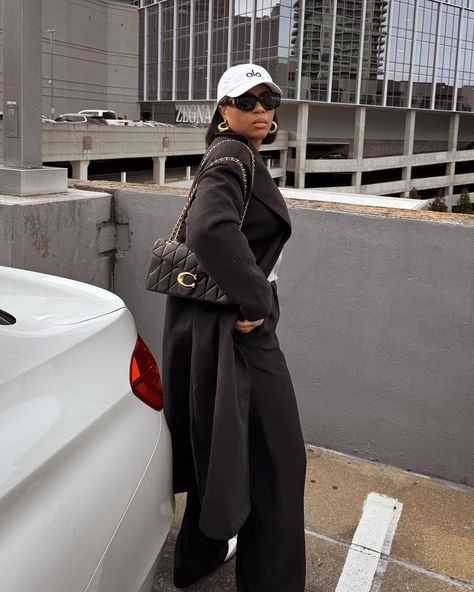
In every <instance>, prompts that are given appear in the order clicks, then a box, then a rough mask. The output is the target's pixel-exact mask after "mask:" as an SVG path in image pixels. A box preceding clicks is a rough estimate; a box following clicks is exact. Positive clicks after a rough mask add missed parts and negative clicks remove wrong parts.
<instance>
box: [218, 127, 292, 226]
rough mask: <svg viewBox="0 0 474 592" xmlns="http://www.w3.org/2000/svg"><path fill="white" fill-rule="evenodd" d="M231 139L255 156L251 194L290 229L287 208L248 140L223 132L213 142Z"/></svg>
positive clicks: (256, 151) (262, 162) (263, 163)
mask: <svg viewBox="0 0 474 592" xmlns="http://www.w3.org/2000/svg"><path fill="white" fill-rule="evenodd" d="M224 136H225V137H228V138H233V139H234V140H238V141H239V142H243V143H244V144H246V145H247V146H248V147H249V148H250V149H251V150H252V152H253V154H254V156H255V181H254V185H253V192H252V194H253V195H254V196H255V197H256V198H257V199H259V200H260V201H261V202H262V203H263V204H265V205H266V206H267V207H268V208H270V209H271V210H272V211H273V212H275V214H277V215H278V216H279V217H280V218H281V219H282V220H283V222H285V223H286V224H287V226H289V228H290V229H291V222H290V216H289V214H288V208H287V207H286V203H285V200H284V199H283V196H282V194H281V193H280V191H279V189H278V187H277V185H276V183H275V181H274V180H273V179H272V177H271V175H270V173H269V172H268V169H267V167H266V165H265V162H264V161H263V159H262V157H261V155H260V153H259V152H258V150H256V149H255V148H254V146H253V145H252V144H251V142H249V140H248V138H246V137H245V136H242V135H240V134H236V133H233V132H224V133H222V134H219V136H216V137H215V138H214V140H213V141H214V142H215V141H216V139H217V138H222V137H224Z"/></svg>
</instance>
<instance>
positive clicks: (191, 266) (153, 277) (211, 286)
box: [145, 139, 255, 305]
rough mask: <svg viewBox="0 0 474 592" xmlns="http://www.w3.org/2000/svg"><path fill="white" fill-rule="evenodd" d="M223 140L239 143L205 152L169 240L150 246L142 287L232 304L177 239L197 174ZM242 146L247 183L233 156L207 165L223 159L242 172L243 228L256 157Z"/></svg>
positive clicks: (191, 253) (243, 171) (242, 167)
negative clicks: (247, 164)
mask: <svg viewBox="0 0 474 592" xmlns="http://www.w3.org/2000/svg"><path fill="white" fill-rule="evenodd" d="M224 142H238V140H231V139H222V141H220V142H218V143H216V144H214V146H212V148H211V149H210V150H208V151H207V152H206V154H205V155H204V157H203V159H202V161H201V164H200V167H199V169H198V171H197V173H196V176H195V178H194V183H193V185H192V187H191V191H190V192H189V197H188V199H187V201H186V204H185V206H184V208H183V210H182V212H181V214H180V216H179V218H178V221H177V222H176V225H175V227H174V229H173V231H172V233H171V236H170V237H169V238H168V239H164V238H159V239H158V240H157V241H156V242H155V245H154V247H153V254H152V260H151V264H150V269H149V271H148V277H147V279H146V283H145V287H146V289H147V290H151V291H152V292H159V293H161V294H169V295H170V296H180V297H182V298H193V299H194V300H202V301H204V302H212V303H214V304H223V305H228V304H232V303H231V301H230V300H229V298H228V297H227V296H226V295H225V294H224V293H223V292H222V290H221V289H220V288H219V286H218V285H217V284H216V282H215V281H214V280H213V279H212V278H211V277H210V276H209V275H208V274H207V273H206V272H204V271H203V270H202V269H200V268H199V263H198V261H197V259H196V255H195V254H194V252H193V251H192V250H191V249H189V248H188V247H187V246H186V245H185V244H184V243H183V242H180V240H179V235H180V232H181V228H182V226H183V223H184V221H185V219H186V215H187V213H188V210H189V208H190V206H191V203H192V201H193V199H194V196H195V193H196V188H197V183H198V179H199V176H200V175H201V173H202V171H203V170H204V169H205V167H206V163H207V162H208V160H209V157H210V155H211V153H212V152H213V150H214V149H215V148H217V147H218V146H220V145H221V144H223V143H224ZM239 143H240V144H242V146H245V147H246V148H247V150H248V151H249V152H250V156H251V163H252V166H251V179H250V183H248V180H247V173H246V170H245V167H244V165H243V164H242V161H240V160H239V159H238V158H235V157H233V156H224V157H222V158H218V159H216V160H214V161H213V162H212V163H211V164H210V165H209V166H210V167H211V166H215V165H216V164H219V163H222V162H229V161H230V162H234V163H237V164H238V165H239V167H240V170H241V172H242V177H243V181H244V188H245V199H244V207H243V211H242V216H241V218H240V224H239V228H241V227H242V224H243V221H244V218H245V213H246V212H247V207H248V204H249V201H250V196H251V195H252V189H253V181H254V175H255V160H254V155H253V153H252V151H251V150H250V148H249V147H248V146H247V145H246V144H244V143H243V142H239Z"/></svg>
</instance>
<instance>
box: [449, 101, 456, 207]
mask: <svg viewBox="0 0 474 592" xmlns="http://www.w3.org/2000/svg"><path fill="white" fill-rule="evenodd" d="M458 136H459V113H451V115H450V117H449V136H448V152H452V153H454V154H456V150H457V148H458ZM455 172H456V161H455V160H454V159H453V160H451V161H449V162H447V163H446V175H447V176H448V177H449V181H448V183H449V185H448V190H447V191H448V196H450V197H452V196H453V194H454V175H455ZM451 207H452V206H451Z"/></svg>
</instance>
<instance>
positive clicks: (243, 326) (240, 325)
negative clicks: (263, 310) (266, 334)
mask: <svg viewBox="0 0 474 592" xmlns="http://www.w3.org/2000/svg"><path fill="white" fill-rule="evenodd" d="M264 320H265V319H257V320H256V321H247V320H244V321H237V322H236V323H235V328H236V330H237V331H239V332H240V333H250V331H253V330H254V329H255V327H260V325H261V324H262V323H263V321H264Z"/></svg>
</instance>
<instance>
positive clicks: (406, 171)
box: [402, 165, 414, 198]
mask: <svg viewBox="0 0 474 592" xmlns="http://www.w3.org/2000/svg"><path fill="white" fill-rule="evenodd" d="M402 179H403V181H406V183H405V191H403V197H407V198H408V197H410V189H411V188H412V185H414V183H411V165H407V166H406V167H404V168H403V169H402Z"/></svg>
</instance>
